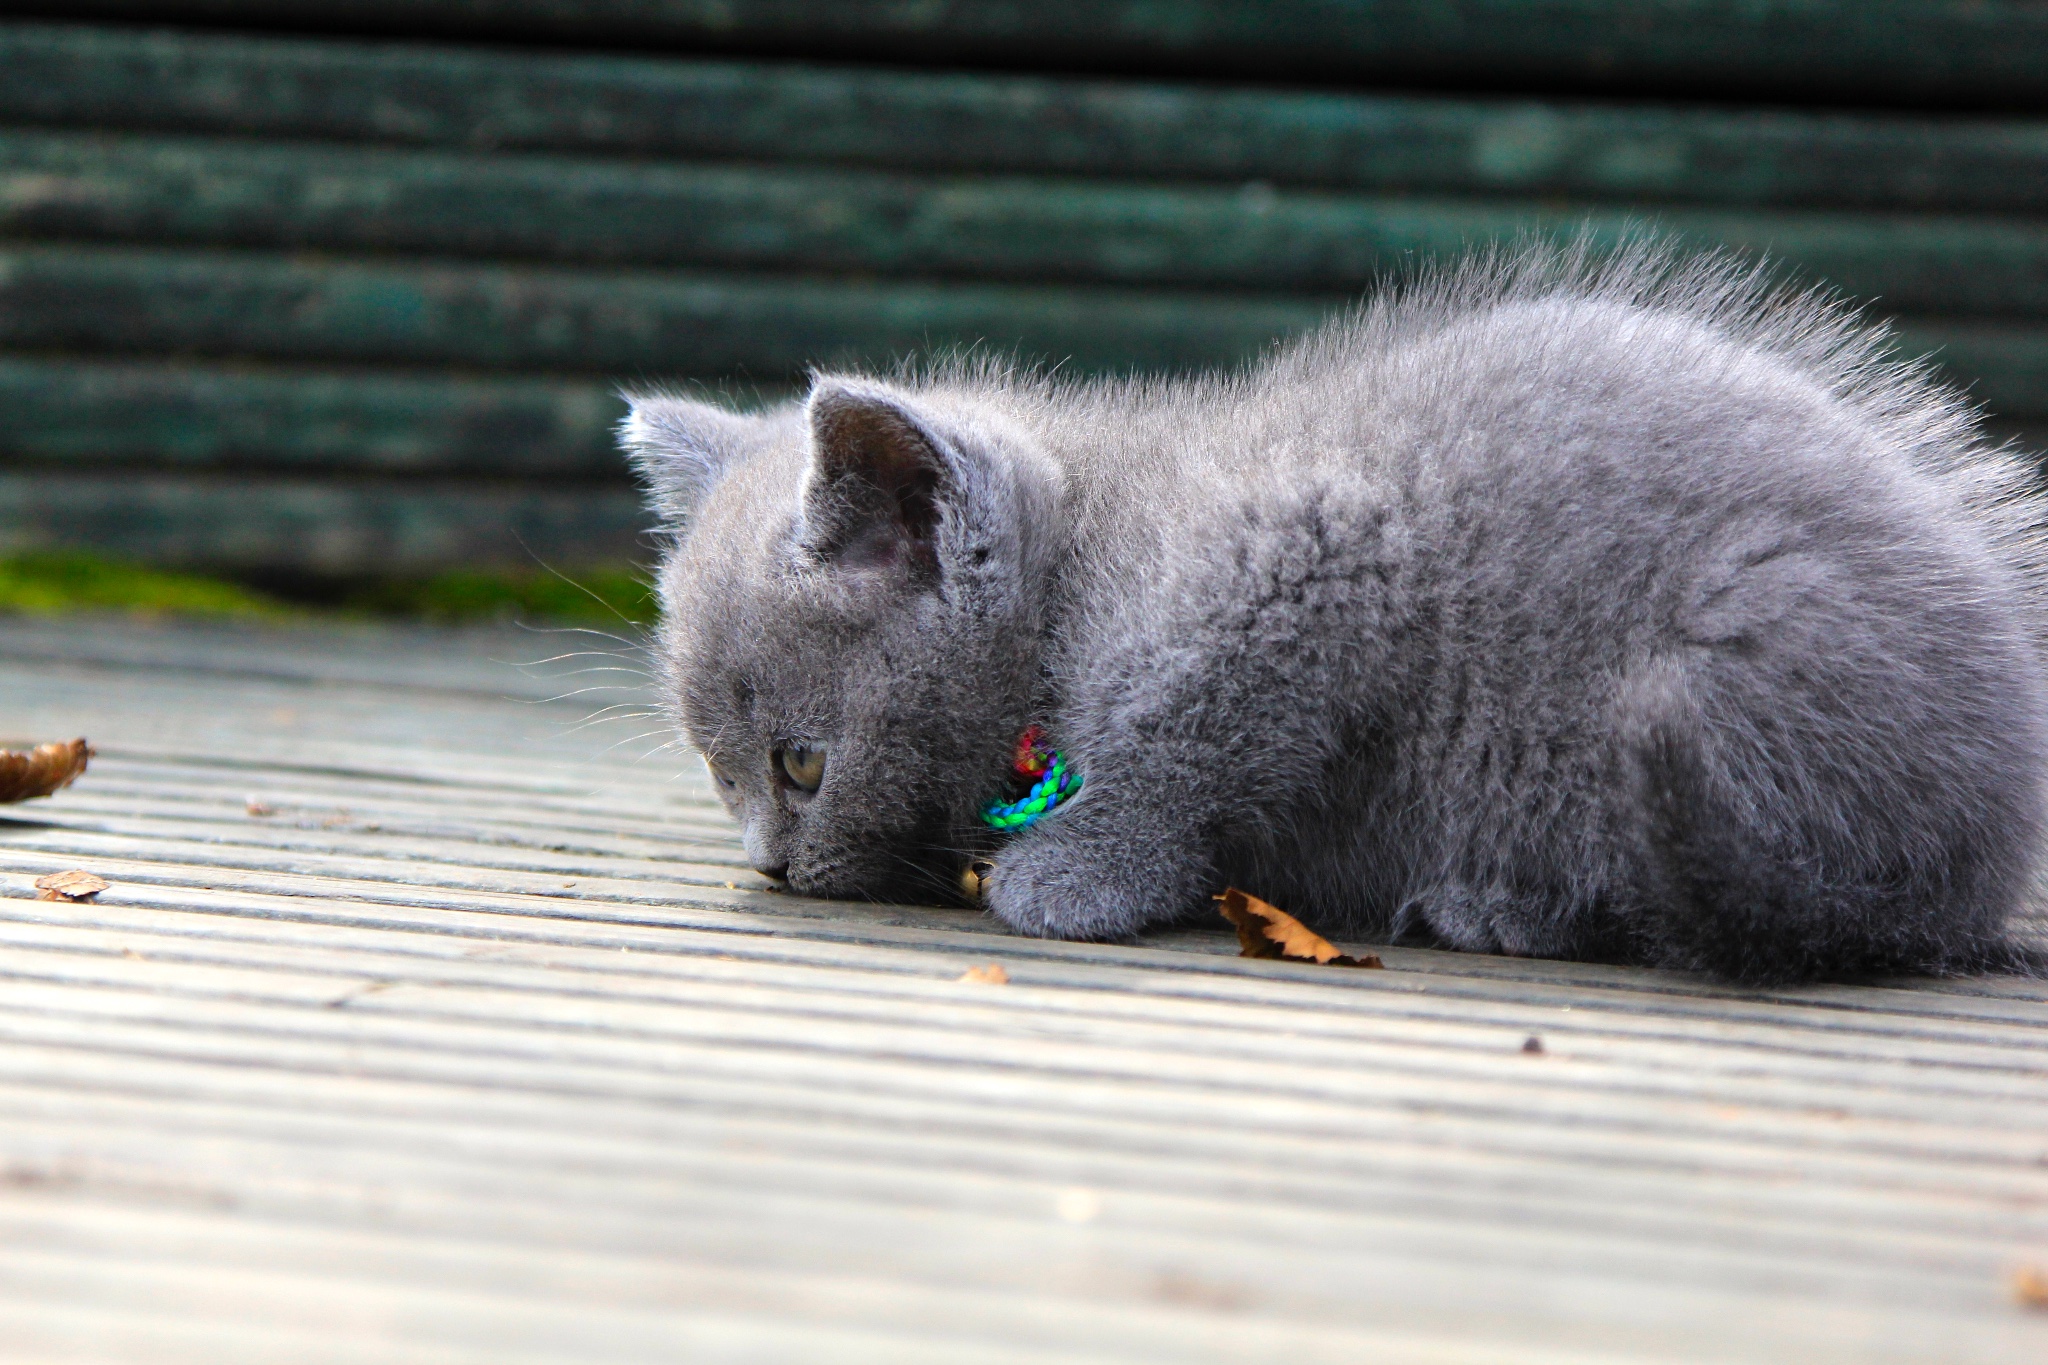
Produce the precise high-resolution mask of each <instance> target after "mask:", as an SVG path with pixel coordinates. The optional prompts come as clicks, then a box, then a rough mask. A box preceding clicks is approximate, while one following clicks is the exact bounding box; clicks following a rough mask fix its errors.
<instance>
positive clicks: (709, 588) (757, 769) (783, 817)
mask: <svg viewBox="0 0 2048 1365" xmlns="http://www.w3.org/2000/svg"><path fill="white" fill-rule="evenodd" d="M621 441H622V443H623V444H624V446H625V447H626V450H627V451H628V453H629V454H630V455H631V456H632V458H633V460H634V463H635V464H636V465H637V466H638V468H639V470H640V473H641V476H642V478H643V480H644V481H645V483H646V485H647V487H648V490H649V497H650V501H651V502H652V504H653V506H654V508H655V509H656V511H657V512H658V513H659V514H660V516H661V517H662V519H663V521H664V522H665V523H667V524H668V526H669V528H670V529H671V531H672V532H673V535H674V547H673V548H672V549H671V550H670V552H669V554H668V556H667V558H666V560H665V562H664V564H663V566H662V570H661V601H662V615H663V620H662V626H661V631H660V635H659V640H658V645H657V648H658V650H659V654H660V663H661V666H662V669H663V672H664V674H665V677H664V681H663V686H664V687H665V689H666V690H667V694H668V695H667V696H666V698H665V701H666V702H667V703H668V704H669V705H670V706H671V707H672V708H673V710H674V714H675V716H676V719H677V722H678V724H679V725H680V727H681V729H682V731H683V734H684V736H685V738H687V739H688V740H689V741H690V742H691V743H692V744H694V745H695V746H696V747H697V748H698V749H699V750H700V751H701V752H702V753H703V755H704V758H705V761H706V763H707V764H708V766H709V767H710V769H711V771H712V774H713V777H714V779H715V783H716V785H717V787H718V788H719V791H720V794H721V796H722V797H723V799H724V801H725V804H726V807H727V809H728V810H730V811H731V812H732V814H733V815H734V816H735V818H737V819H738V820H739V821H740V822H741V823H742V825H743V826H744V827H745V831H746V848H747V856H748V858H749V859H750V860H751V861H752V862H753V864H754V866H755V867H756V868H758V869H759V870H761V871H762V872H764V873H766V874H768V875H770V876H778V877H786V878H787V880H788V882H789V885H790V886H791V888H792V889H794V890H797V891H801V892H804V893H806V894H810V895H819V896H872V897H876V898H915V899H927V900H928V899H931V898H932V897H933V896H934V895H935V894H937V893H941V892H950V890H951V889H952V888H953V887H954V886H955V885H956V878H957V875H958V870H959V866H960V859H961V857H962V856H964V855H965V854H966V853H967V852H969V851H970V850H971V849H972V848H973V846H974V844H975V843H976V841H977V840H976V832H977V831H978V830H979V828H980V824H979V820H978V818H977V817H978V813H979V811H980V809H981V808H982V807H983V806H984V805H985V804H986V803H987V802H988V801H989V800H990V799H991V798H993V797H998V796H1000V795H1001V794H1002V782H1003V776H1004V773H1005V771H1006V756H1007V754H1008V753H1009V748H1010V745H1011V743H1012V741H1013V740H1014V739H1015V737H1016V735H1017V733H1018V732H1019V730H1021V729H1022V728H1023V726H1024V725H1025V724H1027V723H1028V722H1029V720H1030V719H1031V708H1032V689H1033V684H1034V680H1035V676H1036V672H1037V664H1038V649H1039V639H1040V633H1041V629H1042V609H1043V602H1044V585H1045V580H1046V576H1047V572H1048V569H1049V567H1050V561H1051V558H1052V556H1053V555H1054V554H1055V553H1057V549H1056V545H1055V535H1056V531H1057V523H1058V498H1059V494H1058V474H1057V471H1056V469H1055V468H1054V466H1053V465H1052V463H1051V462H1050V461H1049V460H1048V459H1047V458H1046V457H1045V456H1044V454H1043V453H1042V452H1041V451H1040V450H1039V449H1038V447H1037V446H1036V444H1035V443H1034V442H1033V441H1032V440H1031V439H1030V438H1029V436H1027V435H1026V434H1025V433H1024V432H1023V431H1022V430H1021V429H1020V428H1019V426H1018V425H1017V424H1016V423H1014V422H1011V421H1009V420H1006V419H1005V418H1003V417H1002V416H1001V415H1000V414H998V413H997V412H995V411H993V410H992V409H991V408H989V407H988V406H987V405H986V404H984V403H980V402H976V401H974V400H970V399H966V398H963V397H960V396H958V395H947V394H944V393H926V394H915V395H913V394H910V393H907V392H905V391H902V390H899V389H896V388H892V387H889V386H886V385H882V384H879V383H876V382H874V381H870V380H856V379H820V380H818V381H817V383H816V384H815V385H814V386H813V388H812V391H811V394H810V397H809V398H808V399H807V400H806V401H804V402H802V403H799V404H791V405H789V406H787V407H784V408H780V409H776V410H774V411H771V412H768V413H764V414H761V415H758V416H748V415H741V414H736V413H732V412H729V411H726V410H724V409H721V408H715V407H711V406H709V405H706V404H702V403H696V402H691V401H688V400H685V399H680V398H673V397H662V396H656V397H644V398H637V399H635V400H633V411H632V414H631V415H630V416H629V417H628V418H627V419H626V421H625V423H624V425H623V426H622V428H621Z"/></svg>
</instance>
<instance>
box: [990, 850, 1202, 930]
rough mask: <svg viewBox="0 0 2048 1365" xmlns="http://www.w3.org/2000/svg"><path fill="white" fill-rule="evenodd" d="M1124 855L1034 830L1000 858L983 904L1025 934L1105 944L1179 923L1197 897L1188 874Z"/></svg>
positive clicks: (1126, 852)
mask: <svg viewBox="0 0 2048 1365" xmlns="http://www.w3.org/2000/svg"><path fill="white" fill-rule="evenodd" d="M1121 852H1122V854H1123V856H1121V857H1111V858H1105V857H1100V856H1095V855H1094V851H1093V850H1091V849H1090V848H1089V847H1088V841H1087V840H1086V839H1085V838H1079V837H1073V836H1071V835H1069V836H1066V837H1062V835H1061V834H1060V833H1059V832H1058V831H1056V830H1051V829H1047V830H1033V831H1032V832H1031V833H1029V834H1027V835H1024V836H1022V837H1020V838H1019V839H1018V840H1017V841H1016V842H1015V843H1014V844H1012V845H1011V846H1010V847H1009V848H1007V849H1005V850H1003V851H1002V852H1001V853H999V854H997V855H996V858H995V870H994V871H993V872H992V873H990V874H989V875H988V877H987V879H986V881H985V882H984V884H983V904H984V905H986V906H987V907H988V909H989V910H990V911H991V912H992V913H994V914H995V916H996V917H997V918H998V919H1000V920H1002V921H1003V923H1005V924H1007V925H1009V926H1010V927H1011V928H1012V929H1015V930H1016V931H1017V932H1018V933H1020V934H1030V935H1032V936H1033V937H1036V938H1074V939H1089V940H1094V941H1097V942H1105V941H1113V940H1117V939H1126V938H1129V937H1131V935H1133V934H1135V933H1137V932H1138V931H1139V930H1140V929H1143V928H1146V927H1147V926H1149V925H1153V924H1159V923H1162V922H1164V921H1167V920H1171V919H1175V918H1178V917H1179V916H1180V915H1181V914H1183V913H1185V912H1186V910H1187V908H1188V904H1189V902H1190V901H1191V900H1192V899H1196V898H1198V897H1199V888H1195V887H1191V886H1190V885H1189V878H1188V877H1187V876H1186V875H1185V873H1176V872H1172V871H1164V870H1154V869H1150V868H1146V867H1144V866H1143V865H1142V860H1141V859H1137V858H1133V857H1131V856H1130V850H1128V849H1124V850H1121Z"/></svg>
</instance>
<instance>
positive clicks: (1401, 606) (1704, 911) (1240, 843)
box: [623, 246, 2048, 982]
mask: <svg viewBox="0 0 2048 1365" xmlns="http://www.w3.org/2000/svg"><path fill="white" fill-rule="evenodd" d="M1884 351H1885V343H1884V341H1883V338H1882V335H1881V334H1880V333H1877V332H1873V331H1870V330H1865V329H1861V328H1859V327H1858V326H1856V325H1855V323H1854V321H1853V319H1852V318H1851V317H1850V315H1849V314H1847V313H1846V311H1845V310H1843V309H1841V308H1838V307H1836V306H1833V305H1830V304H1827V303H1826V302H1824V301H1819V300H1816V299H1815V298H1814V297H1813V296H1811V295H1798V296H1793V295H1786V294H1782V293H1774V292H1772V291H1770V290H1769V289H1767V288H1766V287H1764V286H1763V285H1761V284H1759V283H1758V277H1757V275H1756V274H1755V273H1754V272H1750V271H1745V270H1743V269H1741V268H1739V267H1737V266H1735V265H1733V264H1731V263H1730V262H1728V261H1726V260H1723V259H1691V260H1686V259H1680V258H1675V257H1672V256H1670V255H1668V254H1666V253H1663V252H1661V251H1660V250H1658V249H1656V248H1655V247H1644V246H1637V247H1634V248H1631V249H1628V250H1626V251H1624V252H1622V253H1620V254H1619V255H1617V256H1613V257H1609V258H1606V259H1604V260H1601V259H1595V258H1593V257H1591V256H1590V255H1588V253H1586V252H1584V251H1583V250H1578V249H1566V250H1555V249H1541V248H1528V247H1524V248H1518V249H1515V250H1512V251H1507V252H1501V253H1496V254H1494V255H1491V256H1486V257H1482V258H1478V259H1475V260H1473V261H1470V262H1468V263H1466V264H1464V265H1462V266H1460V267H1457V268H1455V269H1452V270H1448V271H1444V272H1440V273H1438V274H1436V275H1433V276H1426V277H1424V278H1421V279H1419V280H1418V281H1416V282H1414V283H1412V284H1411V285H1409V286H1408V287H1406V288H1405V289H1402V290H1398V291H1395V292H1394V293H1392V294H1391V295H1389V296H1388V297H1385V298H1382V299H1381V300H1379V301H1377V302H1374V303H1372V304H1370V305H1369V306H1367V307H1365V308H1364V309H1363V310H1362V311H1360V312H1358V313H1357V314H1355V315H1353V316H1351V317H1349V318H1346V319H1344V320H1341V321H1338V322H1336V323H1333V324H1332V325H1330V326H1328V327H1327V328H1325V329H1324V330H1323V331H1321V332H1320V333H1318V334H1316V335H1313V336H1310V337H1308V338H1307V339H1305V340H1302V341H1299V342H1297V343H1294V344H1291V345H1288V346H1286V347H1283V348H1281V349H1279V350H1278V351H1277V352H1276V353H1274V354H1273V355H1272V356H1270V357H1269V358H1267V359H1265V360H1264V361H1262V362H1261V363H1258V364H1256V365H1254V366H1251V367H1249V368H1247V369H1245V370H1243V371H1241V372H1237V373H1231V374H1223V375H1209V376H1203V377H1199V378H1190V379H1173V380H1159V379H1132V380H1095V381H1075V380H1063V379H1056V378H1052V377H1049V376H1046V375H1044V374H1039V373H1026V372H1019V371H1017V370H1015V369H1014V368H1006V367H1004V366H1002V365H1000V364H997V363H994V362H988V361H983V362H980V363H974V362H965V363H955V364H951V365H947V366H942V367H939V368H937V369H936V370H934V371H932V372H928V373H923V374H918V375H910V376H907V377H906V376H899V377H896V378H892V379H880V378H872V377H866V376H843V375H819V376H818V377H817V378H816V379H815V381H814V383H813V385H812V388H811V391H810V395H809V397H808V399H807V400H805V401H804V402H802V403H800V404H792V405H790V406H787V407H785V408H782V409H780V410H776V411H771V412H768V413H766V414H765V415H759V416H742V415H736V414H734V413H732V412H728V411H724V410H721V409H718V408H715V407H712V406H707V405H704V404H700V403H695V402H690V401H687V400H684V399H681V398H676V397H672V396H647V397H641V398H638V399H637V400H635V402H634V405H633V412H632V415H631V416H630V417H629V418H628V419H627V421H626V423H625V424H624V427H623V440H624V444H625V446H626V448H627V449H628V451H630V452H631V454H632V455H633V457H634V459H635V460H636V462H637V464H638V467H639V469H640V471H641V473H642V475H643V477H644V479H645V481H646V483H647V484H648V486H649V488H650V490H651V496H652V499H653V501H654V504H655V506H656V507H657V508H658V509H659V511H660V513H661V514H662V516H663V517H664V518H665V519H666V520H667V521H668V522H669V523H670V524H671V525H672V526H673V527H674V528H675V535H674V544H673V548H672V549H671V551H670V552H669V554H668V556H667V559H666V562H665V564H664V566H663V568H662V571H661V593H662V601H663V607H664V622H663V625H662V627H661V630H660V635H659V639H658V642H657V653H658V657H659V659H660V661H661V664H662V666H663V667H664V668H665V670H666V677H665V681H664V686H665V690H666V693H667V696H668V698H669V699H670V701H671V702H672V704H673V706H674V710H675V716H676V719H677V721H678V723H679V724H680V726H681V728H682V731H683V733H684V735H685V736H686V737H687V738H688V740H689V741H690V742H691V743H693V744H695V745H696V746H697V747H698V748H700V749H701V750H702V751H703V753H704V755H705V757H706V759H707V761H708V762H709V764H710V765H711V768H712V771H713V773H714V775H716V777H717V778H718V783H719V786H720V788H721V790H722V792H723V794H724V798H725V801H726V804H727V805H728V807H729V808H730V809H731V810H732V812H733V814H734V815H735V816H736V817H738V818H739V820H740V821H741V822H742V823H743V825H744V827H745V831H746V833H745V840H746V848H747V852H748V856H749V857H750V858H751V859H752V860H753V862H754V864H755V865H756V866H757V867H758V868H759V869H760V870H761V871H762V872H764V873H766V874H768V875H770V876H775V877H786V878H787V880H788V883H789V885H790V887H791V888H793V889H794V890H797V891H801V892H805V893H809V894H812V895H820V896H841V897H876V898H921V899H929V898H930V897H931V895H932V893H933V891H934V890H935V889H938V888H950V887H952V886H953V885H955V880H956V878H957V876H958V873H959V869H960V866H961V862H962V860H963V859H965V858H969V857H975V856H988V857H991V858H992V859H993V861H994V865H995V868H994V871H993V873H992V874H990V877H989V879H988V881H987V883H986V903H987V905H988V907H989V908H990V909H991V910H992V911H994V913H995V914H996V915H998V916H1000V917H1001V918H1002V919H1003V920H1004V921H1005V922H1006V923H1008V924H1009V925H1011V926H1013V927H1014V928H1016V929H1017V930H1019V931H1021V932H1023V933H1027V934H1041V935H1047V936H1053V937H1062V938H1086V939H1118V938H1123V937H1126V936H1128V935H1131V934H1133V933H1135V932H1136V931H1138V930H1140V929H1143V928H1145V927H1146V926H1148V925H1156V924H1162V923H1165V922H1168V921H1172V920H1176V919H1181V918H1183V917H1186V916H1189V915H1193V914H1196V913H1197V912H1206V907H1207V898H1208V897H1209V896H1210V895H1211V894H1212V893H1214V892H1216V891H1219V890H1221V889H1222V888H1223V887H1224V886H1225V885H1226V884H1234V885H1237V886H1241V887H1244V888H1245V889H1247V890H1249V891H1251V892H1253V893H1254V894H1256V895H1259V896H1263V897H1265V898H1266V899H1268V900H1271V901H1274V902H1276V903H1278V904H1280V905H1282V906H1285V907H1287V908H1288V909H1290V910H1292V911H1293V912H1294V913H1296V914H1297V915H1299V916H1300V917H1302V918H1303V919H1305V920H1307V921H1308V922H1309V923H1310V924H1312V925H1314V926H1315V927H1317V928H1319V929H1321V930H1322V931H1324V932H1325V933H1329V934H1338V935H1363V936H1376V937H1386V938H1389V939H1392V940H1395V941H1408V942H1423V943H1433V944H1438V945H1443V946H1450V947H1456V948H1463V949H1470V950H1474V951H1480V952H1493V953H1512V954H1523V955H1532V956H1540V957H1571V958H1586V959H1596V960H1609V961H1627V962H1638V963H1647V964H1657V965H1664V966H1672V967H1681V968H1697V969H1705V970H1707V971H1711V972H1715V973H1718V974H1720V975H1722V976H1725V977H1728V978H1732V979H1735V980H1738V981H1748V982H1764V981H1781V980H1795V979H1806V978H1814V977H1840V976H1847V975H1857V974H1864V973H1871V972H1877V971H1889V970H1895V969H1912V970H1926V971H1956V970H1965V969H1970V968H1974V967H1981V966H1985V965H1988V964H1992V963H1995V962H1999V961H2004V960H2010V958H2011V953H2010V950H2009V949H2007V947H2006V946H2005V945H2006V937H2005V926H2006V922H2007V920H2008V917H2009V916H2010V915H2011V914H2012V913H2013V911H2014V909H2015V908H2016V906H2018V905H2019V903H2020V902H2021V899H2022V897H2023V895H2024V894H2025V893H2026V890H2027V888H2028V885H2029V881H2030V876H2031V873H2032V869H2033V865H2034V861H2035V856H2036V853H2037V850H2038V847H2039V845H2040V842H2041V833H2042V824H2043V790H2042V775H2043V756H2044V748H2048V732H2044V711H2048V692H2044V672H2043V642H2044V633H2043V624H2044V622H2043V612H2042V607H2041V602H2042V600H2043V599H2042V596H2041V589H2042V586H2043V581H2044V578H2043V561H2042V554H2041V544H2042V541H2041V535H2040V530H2041V527H2042V525H2043V523H2044V515H2043V514H2044V510H2048V508H2044V503H2043V500H2042V499H2041V498H2040V497H2039V496H2037V495H2036V494H2035V493H2034V492H2033V491H2031V485H2030V484H2029V482H2028V479H2029V471H2028V470H2027V469H2026V467H2024V466H2023V465H2022V464H2020V463H2019V462H2018V461H2017V460H2016V459H2015V458H2013V457H2012V456H2011V455H2010V454H2009V453H2006V452H2001V451H1996V450H1992V449H1990V448H1987V447H1986V446H1985V445H1984V444H1983V443H1982V441H1981V440H1980V438H1979V436H1978V434H1977V431H1976V429H1975V425H1974V419H1973V416H1972V414H1971V413H1970V412H1969V410H1968V409H1967V408H1966V407H1965V406H1964V404H1963V403H1962V401H1961V400H1960V399H1959V397H1958V396H1957V395H1955V394H1953V393H1951V392H1948V391H1946V390H1944V389H1942V388H1940V387H1938V386H1936V385H1935V384H1934V383H1932V382H1931V381H1930V380H1929V379H1928V378H1927V377H1926V375H1925V373H1924V372H1923V369H1922V368H1920V367H1914V366H1902V365H1896V364H1892V363H1889V362H1887V361H1886V360H1885V359H1884ZM1034 723H1036V724H1040V725H1043V726H1044V728H1045V731H1046V733H1047V734H1048V735H1049V737H1050V740H1051V742H1052V743H1053V744H1054V745H1056V746H1057V747H1058V749H1059V750H1060V751H1061V752H1063V753H1064V754H1065V755H1066V757H1067V760H1068V762H1069V763H1070V764H1071V765H1072V766H1073V767H1074V768H1075V769H1076V770H1077V771H1078V772H1079V773H1081V774H1082V775H1083V777H1084V778H1085V786H1084V787H1083V788H1082V790H1081V791H1080V793H1079V794H1078V796H1076V797H1075V798H1074V799H1073V800H1072V801H1070V802H1069V803H1067V804H1066V805H1065V806H1063V807H1061V808H1060V809H1058V810H1056V811H1054V812H1053V813H1052V814H1050V815H1048V816H1047V817H1046V818H1045V819H1043V820H1041V821H1040V822H1039V823H1037V824H1036V825H1034V826H1032V827H1030V828H1028V829H1025V830H1023V831H1021V832H1019V833H1016V834H1014V835H1010V836H1007V837H999V836H997V835H995V834H993V833H992V832H991V831H990V830H989V829H988V828H987V827H986V826H985V825H984V824H983V823H982V821H981V819H980V812H981V811H982V810H983V808H984V807H986V806H987V805H988V804H989V803H990V802H991V801H995V800H1001V799H1003V798H1004V797H1005V796H1006V795H1008V794H1010V788H1009V787H1008V786H1007V785H1006V781H1007V774H1008V772H1009V759H1010V754H1011V750H1012V745H1013V744H1014V742H1015V741H1016V739H1017V737H1018V735H1019V733H1020V732H1021V731H1023V730H1024V729H1025V728H1026V727H1027V726H1029V725H1032V724H1034Z"/></svg>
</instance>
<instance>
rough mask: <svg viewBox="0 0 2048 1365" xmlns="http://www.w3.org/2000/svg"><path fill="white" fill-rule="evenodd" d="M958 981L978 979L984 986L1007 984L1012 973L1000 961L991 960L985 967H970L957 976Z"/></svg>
mask: <svg viewBox="0 0 2048 1365" xmlns="http://www.w3.org/2000/svg"><path fill="white" fill-rule="evenodd" d="M954 980H956V981H978V982H980V983H981V984H982V985H984V986H1007V985H1009V984H1010V974H1009V973H1008V972H1006V971H1004V970H1003V964H1002V963H1000V962H991V963H989V964H988V965H987V966H985V967H969V968H968V969H967V970H966V971H964V972H962V973H960V975H959V976H957V977H955V978H954Z"/></svg>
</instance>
